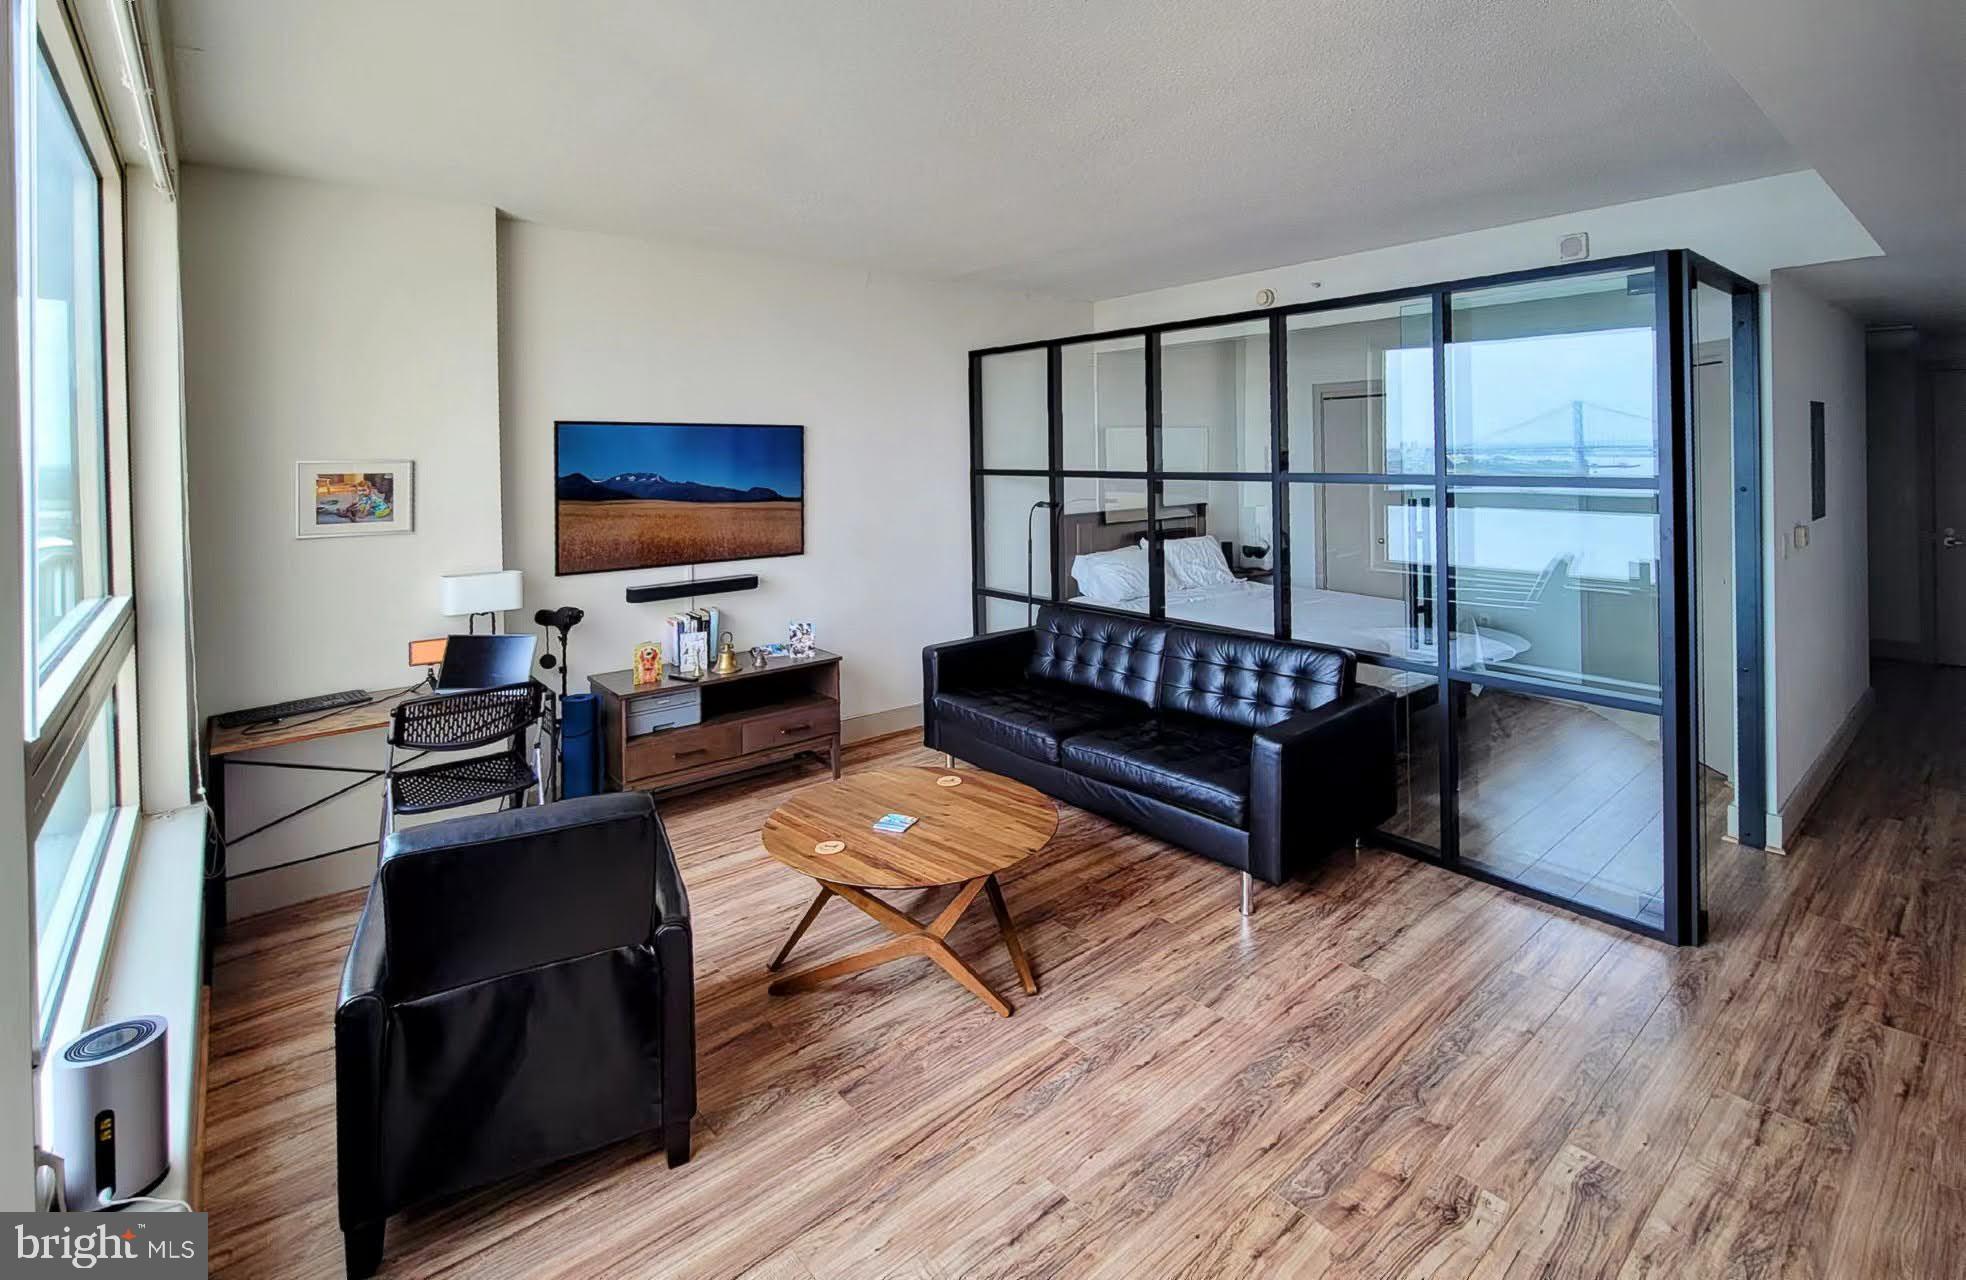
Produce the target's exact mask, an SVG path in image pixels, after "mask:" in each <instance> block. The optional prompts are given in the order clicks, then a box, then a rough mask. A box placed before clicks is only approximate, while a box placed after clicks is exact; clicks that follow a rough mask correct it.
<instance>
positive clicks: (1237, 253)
mask: <svg viewBox="0 0 1966 1280" xmlns="http://www.w3.org/2000/svg"><path fill="white" fill-rule="evenodd" d="M168 8H169V20H170V28H171V29H170V39H171V41H172V43H173V45H174V46H175V48H174V57H173V61H172V68H173V73H174V77H175V81H176V93H177V97H178V111H179V124H180V127H181V130H182V136H183V149H184V154H185V155H186V157H187V158H189V159H191V160H193V161H202V162H207V163H213V164H223V165H231V166H237V167H242V168H250V169H258V170H267V171H272V172H277V173H286V174H293V175H298V176H306V177H318V178H326V179H338V180H346V181H354V182H362V183H372V184H378V185H383V186H388V187H394V188H399V189H403V190H406V191H414V192H419V193H424V194H428V195H433V196H443V197H451V198H456V199H462V200H470V201H476V202H483V203H489V204H494V205H497V206H498V207H500V208H502V209H504V210H506V211H507V212H508V213H510V214H512V215H513V216H516V217H520V218H528V219H535V220H539V221H544V222H551V223H556V224H561V225H567V226H575V227H587V228H594V229H599V230H610V231H620V232H627V233H634V234H649V235H660V236H665V237H674V238H680V239H685V240H692V241H698V242H702V243H708V244H717V245H727V246H734V247H748V248H755V249H762V250H769V251H776V252H784V253H790V254H796V255H802V256H812V257H819V258H826V259H832V260H843V261H850V262H858V263H866V264H870V265H878V266H881V267H883V268H885V269H889V270H895V271H903V272H910V273H920V274H928V275H934V276H942V277H967V278H973V279H977V280H982V281H988V282H992V283H997V284H1003V285H1009V286H1015V287H1023V288H1032V289H1041V290H1045V291H1049V292H1054V293H1060V294H1063V295H1066V296H1072V297H1082V298H1102V297H1112V296H1116V295H1120V294H1126V293H1132V292H1136V291H1138V290H1142V289H1148V288H1154V287H1158V286H1162V285H1168V284H1178V283H1183V282H1187V281H1192V280H1198V279H1204V278H1208V277H1213V276H1219V275H1224V274H1228V273H1232V272H1238V271H1247V270H1252V269H1256V268H1261V267H1268V266H1273V265H1276V264H1279V263H1288V262H1296V261H1303V260H1306V259H1312V258H1321V257H1328V256H1331V255H1334V254H1340V253H1348V252H1352V251H1355V250H1359V249H1366V248H1373V247H1377V246H1381V245H1387V244H1395V243H1400V242H1404V241H1409V240H1416V239H1421V238H1424V237H1429V236H1436V235H1442V234H1447V233H1451V232H1456V231H1462V230H1468V229H1471V228H1476V227H1484V226H1492V225H1496V224H1499V223H1506V222H1513V221H1517V220H1521V219H1526V218H1532V217H1538V216H1543V215H1548V214H1553V213H1559V212H1563V211H1567V210H1575V209H1588V208H1594V207H1598V206H1602V205H1608V204H1614V203H1618V202H1621V201H1626V200H1633V199H1639V198H1643V197H1647V196H1655V195H1661V194H1665V193H1668V192H1675V191H1684V190H1689V189H1693V188H1697V187H1703V186H1708V185H1712V184H1715V183H1721V182H1727V181H1732V180H1736V179H1741V178H1750V177H1758V176H1763V175H1767V174H1772V173H1778V172H1784V171H1787V170H1792V169H1796V168H1800V167H1803V166H1802V165H1801V164H1800V163H1799V162H1798V158H1797V156H1796V154H1795V153H1794V151H1793V150H1792V149H1791V148H1790V147H1789V145H1788V144H1787V143H1786V142H1785V141H1784V139H1783V137H1782V135H1781V134H1780V133H1778V132H1777V131H1776V129H1775V128H1774V127H1773V126H1772V125H1771V124H1770V123H1769V121H1768V119H1767V118H1766V117H1765V116H1764V115H1763V114H1762V112H1761V111H1760V110H1759V109H1757V107H1756V106H1755V104H1754V102H1753V101H1752V100H1750V98H1749V97H1748V95H1747V94H1746V93H1744V92H1743V91H1742V90H1741V88H1740V87H1739V86H1738V85H1737V84H1736V83H1735V82H1734V80H1733V79H1732V78H1731V77H1730V76H1729V75H1728V74H1727V73H1726V72H1725V71H1724V70H1722V69H1721V67H1720V66H1719V65H1718V64H1717V62H1716V61H1715V59H1714V58H1713V57H1712V56H1711V55H1710V54H1709V53H1708V52H1707V51H1706V49H1705V47H1704V46H1703V44H1702V43H1701V41H1700V39H1699V38H1698V37H1697V36H1696V35H1695V34H1694V33H1693V31H1692V30H1691V29H1690V28H1689V27H1688V25H1687V23H1686V22H1685V21H1684V20H1683V19H1682V18H1681V17H1680V16H1679V15H1678V14H1677V13H1676V12H1675V11H1674V9H1673V8H1672V6H1671V4H1670V3H1668V0H1619V2H1618V3H1604V0H1484V2H1483V3H1480V4H1465V5H1456V4H1448V3H1442V2H1441V0H1373V2H1372V3H1358V2H1357V0H1299V2H1298V3H1295V4H1277V3H1275V2H1274V0H1216V2H1212V3H1197V2H1196V0H1090V2H1084V3H1055V2H1047V0H1025V2H1023V3H998V2H993V3H980V2H971V3H961V2H953V0H952V2H946V3H934V2H928V0H829V2H826V3H786V2H785V0H719V2H718V3H714V4H706V3H701V2H696V3H682V2H680V0H643V2H641V3H633V4H625V3H621V2H620V0H554V2H553V3H542V2H541V0H414V2H413V3H404V2H403V0H337V2H336V3H332V4H327V3H320V2H319V0H255V2H254V3H251V4H242V3H239V0H171V3H170V4H169V6H168Z"/></svg>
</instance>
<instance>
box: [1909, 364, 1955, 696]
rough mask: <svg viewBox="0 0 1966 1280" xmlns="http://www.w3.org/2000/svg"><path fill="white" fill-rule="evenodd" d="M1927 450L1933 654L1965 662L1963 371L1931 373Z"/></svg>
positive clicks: (1951, 663) (1947, 660) (1950, 661)
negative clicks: (1933, 534) (1932, 531)
mask: <svg viewBox="0 0 1966 1280" xmlns="http://www.w3.org/2000/svg"><path fill="white" fill-rule="evenodd" d="M1932 454H1933V463H1934V467H1933V476H1932V523H1933V525H1934V526H1936V528H1937V531H1938V538H1937V541H1938V547H1937V549H1936V554H1935V555H1934V556H1933V562H1934V565H1935V568H1934V573H1935V574H1936V576H1937V578H1938V583H1937V592H1936V599H1935V601H1934V603H1935V605H1936V606H1937V614H1938V617H1937V622H1938V626H1937V636H1936V640H1937V642H1938V658H1939V661H1940V662H1943V663H1946V664H1948V665H1949V666H1955V667H1966V370H1958V369H1952V370H1941V371H1940V372H1938V373H1935V374H1933V375H1932ZM1906 501H1910V497H1909V495H1907V497H1906Z"/></svg>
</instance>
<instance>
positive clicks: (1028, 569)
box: [1024, 498, 1058, 627]
mask: <svg viewBox="0 0 1966 1280" xmlns="http://www.w3.org/2000/svg"><path fill="white" fill-rule="evenodd" d="M1039 507H1050V508H1052V509H1053V510H1056V509H1057V507H1058V504H1057V503H1055V502H1053V501H1052V500H1051V499H1049V498H1039V499H1038V500H1037V501H1036V502H1033V503H1032V504H1031V509H1030V510H1029V511H1027V512H1025V513H1024V625H1025V626H1027V627H1028V626H1030V625H1031V624H1032V623H1033V622H1035V621H1037V618H1036V617H1035V610H1036V608H1037V605H1036V603H1035V602H1034V601H1033V600H1032V598H1031V593H1032V589H1033V587H1034V585H1035V582H1036V574H1035V572H1034V570H1033V569H1032V563H1031V562H1032V561H1033V560H1035V559H1036V558H1037V522H1038V508H1039Z"/></svg>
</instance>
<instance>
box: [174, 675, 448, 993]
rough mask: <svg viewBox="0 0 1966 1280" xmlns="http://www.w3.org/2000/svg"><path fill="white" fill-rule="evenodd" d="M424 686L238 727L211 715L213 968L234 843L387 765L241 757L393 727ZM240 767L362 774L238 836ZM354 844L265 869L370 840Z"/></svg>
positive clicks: (208, 878)
mask: <svg viewBox="0 0 1966 1280" xmlns="http://www.w3.org/2000/svg"><path fill="white" fill-rule="evenodd" d="M422 691H423V686H422V685H420V684H416V685H410V686H408V687H407V688H402V689H387V690H384V691H383V692H381V693H378V694H375V695H374V697H375V700H374V701H373V702H369V703H365V704H363V705H362V706H358V707H343V708H341V709H340V710H339V711H330V712H326V713H316V714H314V715H304V716H300V717H297V718H296V719H294V720H291V721H287V722H284V723H280V724H271V725H267V724H262V725H248V726H245V727H242V728H236V729H221V728H219V727H218V726H217V725H216V724H214V723H213V722H212V720H211V719H209V718H208V719H207V720H206V721H205V733H204V744H203V746H204V755H205V798H206V802H207V803H208V804H209V805H210V806H211V810H212V823H213V826H214V827H215V828H216V830H217V832H218V839H217V841H216V849H217V851H216V853H215V855H214V856H213V857H212V859H211V860H210V862H209V863H208V864H207V865H208V869H207V871H206V873H205V964H206V967H207V970H208V971H209V969H210V965H211V954H212V948H213V947H214V946H216V945H217V944H218V941H219V939H220V938H222V937H223V936H224V935H225V883H226V880H227V878H228V877H227V875H226V869H225V868H226V862H227V856H226V854H227V850H228V849H229V848H230V847H231V846H232V845H237V844H244V843H245V842H246V841H248V840H250V839H252V838H253V837H254V836H256V835H258V834H259V833H260V832H262V831H265V830H267V829H268V828H270V827H277V826H279V825H280V824H281V823H283V822H286V821H289V820H291V819H293V818H297V817H299V816H300V815H301V814H303V813H306V812H308V811H309V810H312V809H317V808H319V807H320V806H322V805H324V804H326V803H327V802H328V801H330V800H334V799H337V798H339V797H341V796H345V795H347V794H348V793H349V792H351V791H353V790H355V789H356V788H357V787H360V786H363V785H364V784H366V783H369V782H373V781H375V780H376V779H377V778H380V777H381V776H382V770H381V769H359V768H355V767H353V766H350V765H339V764H303V763H300V762H298V761H290V760H249V759H238V758H237V757H240V756H242V755H245V754H247V753H250V752H254V751H263V750H265V749H266V748H268V747H291V746H297V745H299V744H300V743H303V742H317V741H319V740H320V739H322V738H337V737H340V736H341V735H342V734H345V733H367V732H369V731H371V730H374V729H386V728H388V727H389V716H390V713H391V712H393V711H394V710H395V709H396V706H397V704H398V703H401V702H404V701H406V700H408V699H409V698H410V697H411V696H413V695H421V693H422ZM238 767H251V768H255V769H296V770H300V771H303V772H311V773H346V774H354V775H356V777H355V781H353V782H351V783H349V784H348V785H347V786H345V787H342V788H340V789H338V790H335V791H331V792H329V793H328V794H327V795H325V796H322V797H321V798H320V799H318V800H314V801H311V802H309V803H307V804H304V805H302V806H301V807H300V808H298V809H295V810H294V811H293V812H291V813H283V814H281V815H280V816H279V817H277V818H274V819H273V820H272V821H270V822H263V823H261V824H260V825H259V826H257V827H254V828H253V829H252V830H251V831H247V832H244V833H242V834H240V835H236V836H235V835H232V834H231V833H230V832H228V831H227V830H226V829H225V784H226V774H227V772H228V771H229V770H231V769H233V768H238ZM369 843H372V842H371V841H368V840H364V841H362V842H361V844H351V845H349V846H347V848H342V849H330V850H328V851H327V852H325V853H316V854H310V855H308V856H307V857H305V858H296V859H294V860H293V861H291V862H282V863H277V864H275V865H274V866H271V867H263V868H259V870H264V871H273V870H277V869H278V868H280V867H291V866H297V865H299V864H300V863H302V862H312V861H314V860H315V859H317V858H327V857H332V856H333V855H335V854H337V853H347V852H348V851H349V849H359V848H361V847H362V845H364V844H369Z"/></svg>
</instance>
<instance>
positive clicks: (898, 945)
mask: <svg viewBox="0 0 1966 1280" xmlns="http://www.w3.org/2000/svg"><path fill="white" fill-rule="evenodd" d="M986 889H987V890H989V892H990V901H991V904H992V905H993V906H994V907H995V908H996V910H997V921H998V924H999V926H1001V927H1003V928H1004V929H1005V930H1006V933H1005V935H1004V936H1005V938H1006V939H1007V940H1008V941H1009V943H1010V946H1011V957H1012V959H1013V960H1014V961H1016V963H1017V966H1018V976H1019V977H1021V978H1022V979H1023V980H1024V989H1025V990H1026V991H1030V992H1035V991H1037V985H1036V983H1035V982H1034V981H1033V980H1032V978H1031V977H1030V972H1031V969H1030V965H1029V963H1028V962H1026V961H1025V960H1024V958H1023V957H1024V949H1023V947H1022V946H1021V945H1019V944H1018V943H1017V941H1016V937H1017V934H1016V930H1015V929H1014V928H1012V927H1011V926H1010V925H1009V923H1008V922H1009V919H1010V914H1009V912H1008V911H1007V910H1006V909H1005V908H1004V906H1003V893H1002V891H1001V890H1000V889H998V888H997V886H996V880H995V877H993V876H979V877H977V878H976V879H974V880H967V881H964V882H963V885H962V887H961V888H959V889H957V890H956V896H955V897H954V898H953V899H951V900H950V902H949V904H948V905H947V906H945V907H943V908H942V911H941V913H940V914H938V915H937V916H936V917H935V919H934V920H933V921H931V922H930V923H928V924H923V923H922V922H921V921H919V920H917V919H915V918H914V917H912V916H909V915H904V914H903V913H902V912H899V911H896V910H895V909H894V908H893V907H890V906H889V905H887V903H885V902H882V901H881V900H880V899H879V898H876V897H874V896H873V895H872V894H870V893H867V892H866V891H865V890H862V889H856V888H854V887H853V886H852V885H846V884H837V883H833V882H831V881H822V882H821V883H820V887H819V896H818V897H817V898H815V899H813V903H812V905H811V906H810V907H808V908H806V913H805V917H804V918H803V919H802V920H800V921H799V924H798V927H797V928H795V929H793V930H792V936H791V937H790V938H787V939H786V940H785V945H784V946H783V947H782V948H780V949H779V952H778V958H777V959H775V960H773V961H772V962H771V965H770V966H769V967H770V968H772V969H774V970H775V969H777V968H778V966H779V965H781V964H783V963H784V962H785V957H786V956H787V955H789V954H790V953H791V950H792V944H793V943H795V942H797V941H798V940H799V937H800V935H802V934H803V933H805V931H806V926H807V925H809V924H811V923H812V920H813V917H814V916H816V915H818V914H819V908H820V907H822V906H824V905H826V899H828V898H839V899H841V900H842V901H844V902H846V903H848V904H849V905H851V906H855V907H858V908H860V910H862V911H863V912H865V913H866V914H868V915H870V916H872V917H873V918H874V919H875V920H877V921H879V922H880V924H881V927H882V928H884V929H886V930H887V931H888V932H889V933H893V934H897V935H899V936H897V937H894V938H891V939H889V940H888V941H886V942H884V943H882V944H881V945H880V946H878V947H874V948H872V949H871V950H867V951H862V952H860V953H859V954H857V955H851V956H844V957H842V958H840V959H838V960H829V961H827V962H826V963H825V964H819V965H814V966H813V967H812V968H810V969H801V970H799V971H798V972H797V973H791V974H787V975H786V976H784V977H783V978H780V979H778V980H777V981H775V982H773V983H772V984H771V986H770V987H769V988H767V989H768V990H769V991H770V993H771V994H772V995H775V996H776V995H784V994H786V993H787V992H792V991H810V990H812V989H813V988H814V987H816V986H818V985H819V984H820V983H822V982H825V981H827V980H828V979H831V978H844V977H845V976H847V975H848V974H850V973H859V972H861V971H862V970H866V969H871V968H873V967H874V966H876V965H882V964H886V963H887V962H888V961H890V960H898V959H900V958H902V957H903V956H927V957H928V958H929V959H931V960H933V961H935V963H936V964H938V965H940V966H941V967H942V969H943V970H944V971H945V972H946V973H947V974H948V975H949V976H950V977H952V978H954V979H955V980H956V981H957V982H960V983H962V984H963V986H965V987H967V988H968V989H969V991H970V993H971V994H973V995H974V996H975V997H976V998H977V999H979V1000H981V1001H982V1002H983V1003H984V1004H987V1005H989V1006H990V1007H991V1008H992V1009H994V1010H996V1011H997V1012H998V1013H999V1014H1001V1015H1002V1016H1004V1017H1006V1018H1008V1017H1009V1016H1010V1005H1009V1004H1008V1003H1006V1002H1005V1001H1004V999H1003V997H1001V996H999V995H998V994H997V993H996V992H994V991H992V990H990V986H989V984H988V983H986V982H984V981H983V979H982V978H981V977H979V976H977V973H976V971H975V970H974V969H972V968H970V967H969V965H967V964H966V963H964V962H963V959H962V957H960V956H958V955H957V954H956V953H955V952H954V951H951V950H950V949H949V944H948V943H947V942H945V941H944V939H945V938H947V937H948V936H949V931H950V930H951V929H953V928H955V927H956V922H957V921H958V920H960V919H961V918H962V914H963V912H964V911H966V910H968V908H969V904H970V903H972V902H974V901H976V897H977V895H978V894H980V893H982V892H983V891H984V890H986Z"/></svg>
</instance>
